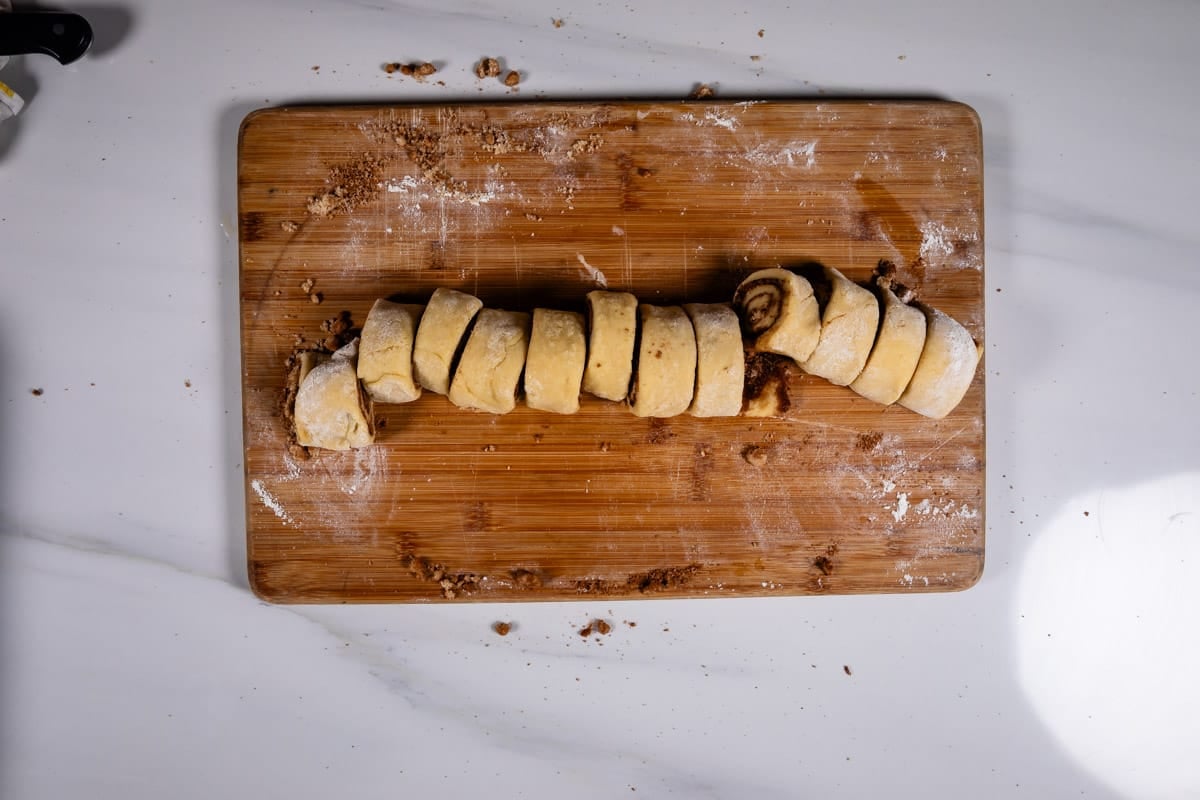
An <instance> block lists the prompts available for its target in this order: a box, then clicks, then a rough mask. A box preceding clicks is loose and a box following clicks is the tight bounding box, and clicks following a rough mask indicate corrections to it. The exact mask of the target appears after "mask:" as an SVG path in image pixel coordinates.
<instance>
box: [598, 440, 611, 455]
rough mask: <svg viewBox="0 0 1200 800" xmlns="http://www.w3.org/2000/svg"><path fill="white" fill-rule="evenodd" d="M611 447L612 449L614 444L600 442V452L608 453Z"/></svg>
mask: <svg viewBox="0 0 1200 800" xmlns="http://www.w3.org/2000/svg"><path fill="white" fill-rule="evenodd" d="M610 449H612V445H610V444H609V443H608V442H601V443H600V452H601V453H607V452H608V451H609V450H610Z"/></svg>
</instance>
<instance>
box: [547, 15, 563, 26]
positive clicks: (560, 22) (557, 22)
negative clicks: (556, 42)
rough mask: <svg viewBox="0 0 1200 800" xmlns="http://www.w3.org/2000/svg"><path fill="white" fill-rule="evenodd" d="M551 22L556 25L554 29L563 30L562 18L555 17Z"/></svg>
mask: <svg viewBox="0 0 1200 800" xmlns="http://www.w3.org/2000/svg"><path fill="white" fill-rule="evenodd" d="M550 22H551V23H552V24H553V25H554V27H556V28H561V27H562V26H563V19H562V17H555V18H554V19H552V20H550Z"/></svg>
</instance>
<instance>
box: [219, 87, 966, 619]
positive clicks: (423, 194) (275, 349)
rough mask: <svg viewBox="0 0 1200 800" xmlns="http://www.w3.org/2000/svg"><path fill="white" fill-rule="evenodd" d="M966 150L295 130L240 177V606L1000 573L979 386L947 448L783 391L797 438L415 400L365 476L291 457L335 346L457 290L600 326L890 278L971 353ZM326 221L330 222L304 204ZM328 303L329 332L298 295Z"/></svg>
mask: <svg viewBox="0 0 1200 800" xmlns="http://www.w3.org/2000/svg"><path fill="white" fill-rule="evenodd" d="M982 163H983V162H982V154H981V139H980V128H979V123H978V119H977V117H976V115H975V114H974V112H973V111H972V110H971V109H969V108H968V107H966V106H962V105H959V104H955V103H942V102H885V103H867V102H826V103H813V102H742V103H727V102H703V101H696V102H673V103H672V102H663V103H654V102H628V103H626V102H621V103H588V104H583V103H580V104H545V103H536V104H534V103H529V104H525V103H520V104H518V103H510V104H487V105H485V104H480V105H461V106H456V107H447V106H393V107H323V108H291V109H287V108H282V109H272V110H268V111H261V112H257V113H255V114H252V115H251V116H249V117H248V118H247V119H246V121H245V123H244V124H243V127H242V133H241V142H240V149H239V164H238V195H239V197H238V199H239V215H240V218H239V226H238V229H239V239H240V246H241V302H242V356H243V389H244V415H245V420H244V422H245V424H244V433H245V464H246V483H247V537H248V541H247V546H248V558H249V577H250V582H251V586H252V587H253V589H254V591H255V592H257V593H258V594H259V595H260V596H261V597H264V598H266V599H269V600H272V601H278V602H413V601H443V602H444V601H449V600H455V601H458V600H547V599H580V598H586V597H589V596H594V595H604V596H607V597H613V598H643V597H668V596H674V597H695V596H740V595H772V594H773V595H793V594H813V593H854V592H912V591H935V590H953V589H962V588H965V587H968V586H970V585H972V584H973V583H974V582H975V581H976V580H977V579H978V577H979V574H980V572H981V570H982V567H983V552H984V534H983V531H984V513H983V502H984V459H983V455H984V453H983V441H984V369H983V366H982V365H981V366H980V368H979V371H978V373H977V375H976V378H975V382H974V384H973V385H972V387H971V389H970V391H969V392H968V394H967V396H966V398H965V400H964V401H963V403H962V404H961V405H960V406H959V407H958V409H956V410H955V411H954V412H953V413H952V414H951V415H950V416H949V417H947V418H946V419H943V420H930V419H925V418H923V417H920V416H917V415H916V414H913V413H911V412H909V411H906V410H904V409H902V408H899V407H882V406H878V405H875V404H873V403H871V402H869V401H866V400H863V399H861V398H859V397H858V396H857V395H855V394H854V393H853V392H851V391H850V390H849V389H845V388H841V387H836V386H832V385H830V384H828V383H826V382H825V381H822V380H820V379H817V378H813V377H809V376H804V375H801V374H800V373H798V372H797V373H795V374H794V375H793V376H792V378H791V381H790V394H791V400H792V407H791V410H790V411H789V412H788V415H787V417H786V418H785V419H747V418H735V419H695V418H691V417H677V418H672V419H668V420H657V421H655V420H644V419H638V418H635V417H634V416H632V415H631V414H630V413H629V412H628V410H626V409H624V408H623V407H622V406H620V405H618V404H615V403H608V402H605V401H600V400H596V399H594V398H588V397H585V398H584V401H583V408H582V410H581V411H580V413H578V414H576V415H573V416H565V417H564V416H557V415H553V414H548V413H542V412H536V411H532V410H530V409H527V408H524V407H523V406H519V407H518V409H517V411H515V412H513V413H512V414H509V415H506V416H502V417H496V416H489V415H486V414H478V413H473V412H468V411H462V410H459V409H457V408H454V407H453V406H451V405H450V403H449V402H448V401H447V400H446V399H445V398H444V397H441V396H437V395H433V394H429V393H426V394H425V396H423V397H422V398H421V399H420V400H418V401H417V402H415V403H412V404H410V405H407V406H377V412H378V417H379V419H380V420H381V421H382V427H381V428H380V431H379V435H378V438H377V444H376V445H375V446H374V447H372V448H369V449H366V450H361V451H357V452H349V453H333V452H322V451H314V453H313V455H312V457H311V458H310V459H308V460H302V459H297V458H295V457H293V456H292V455H290V454H289V452H288V449H287V446H286V431H285V423H284V421H283V417H282V415H281V413H280V403H279V401H280V397H281V393H282V391H283V387H284V384H285V369H284V362H285V360H286V359H287V357H288V355H289V354H290V353H291V352H292V351H293V349H295V348H296V346H297V339H298V337H302V338H303V339H305V340H306V341H308V342H313V341H317V340H319V339H320V338H321V336H322V333H321V322H322V320H325V319H327V318H329V317H332V316H334V315H336V314H337V313H338V312H340V311H342V310H345V311H348V312H349V313H350V314H351V316H352V318H353V320H354V322H355V324H357V325H361V324H362V321H363V319H364V318H365V316H366V312H367V310H368V309H369V308H370V305H371V303H372V302H373V301H374V300H375V299H376V298H378V297H385V296H392V297H394V298H396V299H403V300H406V301H409V302H424V301H425V300H426V299H427V298H428V296H429V294H430V293H431V292H432V291H433V289H434V288H436V287H438V286H448V287H453V288H457V289H462V290H464V291H467V292H471V293H473V294H475V295H477V296H479V297H480V298H481V299H482V300H483V301H484V303H485V304H486V305H488V306H492V307H499V308H510V309H525V310H528V309H532V308H533V307H534V306H536V305H544V306H550V307H560V308H580V309H581V308H582V301H583V297H584V295H585V293H586V292H587V291H589V290H591V289H593V288H596V287H597V286H599V285H605V284H606V285H607V286H608V287H609V288H610V289H620V290H628V291H632V292H634V293H635V294H637V295H638V297H639V298H640V299H642V300H644V301H649V302H654V303H658V304H667V303H678V302H683V301H696V302H706V301H707V302H715V301H727V300H728V299H729V298H730V297H731V295H732V292H733V289H734V287H735V286H736V285H737V283H738V281H739V280H740V279H741V278H742V277H743V276H745V275H746V274H748V273H749V272H750V271H752V270H754V269H758V268H762V267H767V266H776V265H781V264H782V265H785V266H786V265H789V264H792V265H796V264H800V263H803V262H806V261H814V260H815V261H820V262H822V263H825V264H828V265H830V266H835V267H837V268H839V269H841V270H842V271H843V272H844V273H845V274H846V275H847V276H848V277H850V278H851V279H852V280H858V281H862V282H865V281H867V280H868V279H869V278H870V275H871V272H872V269H873V268H874V267H875V266H876V263H877V262H878V261H879V260H880V259H889V260H891V261H893V262H894V263H895V264H896V265H897V267H898V269H899V278H900V280H901V281H903V282H904V283H906V284H907V285H909V286H912V287H913V288H915V289H916V290H917V292H918V294H919V297H920V298H921V299H922V300H923V301H925V302H926V303H928V304H929V305H932V306H934V307H936V308H940V309H941V310H943V311H946V312H947V313H949V314H951V315H952V316H954V317H956V318H957V319H959V320H960V321H962V322H963V323H964V324H965V325H966V326H967V328H968V329H969V330H970V331H971V333H972V334H973V335H974V336H975V337H976V339H977V340H979V341H981V342H982V340H983V209H982V202H983V194H982ZM314 199H315V200H314ZM308 279H312V280H313V281H315V285H314V286H313V287H312V289H311V291H312V292H314V293H319V295H320V296H321V297H322V298H323V302H321V303H320V304H317V303H315V302H313V299H312V296H311V295H310V294H309V293H307V292H306V291H304V290H303V289H302V288H301V284H302V283H304V282H305V281H306V280H308Z"/></svg>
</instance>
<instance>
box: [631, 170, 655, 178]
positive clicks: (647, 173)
mask: <svg viewBox="0 0 1200 800" xmlns="http://www.w3.org/2000/svg"><path fill="white" fill-rule="evenodd" d="M634 172H636V173H637V176H638V177H639V178H649V177H650V176H651V175H653V174H654V170H652V169H647V168H646V167H638V168H637V169H636V170H634Z"/></svg>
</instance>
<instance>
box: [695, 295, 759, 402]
mask: <svg viewBox="0 0 1200 800" xmlns="http://www.w3.org/2000/svg"><path fill="white" fill-rule="evenodd" d="M683 310H684V311H686V312H687V315H688V317H689V318H690V319H691V321H692V327H693V328H694V329H695V332H696V390H695V396H694V397H693V398H692V405H691V407H690V408H688V413H689V414H691V415H692V416H694V417H735V416H737V415H738V413H739V412H740V411H741V410H742V387H743V384H744V380H745V374H746V354H745V351H744V350H743V348H742V330H741V322H740V321H739V320H738V315H737V312H736V311H734V310H733V308H732V307H731V306H730V305H729V304H728V303H688V304H686V305H685V306H684V307H683Z"/></svg>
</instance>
